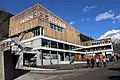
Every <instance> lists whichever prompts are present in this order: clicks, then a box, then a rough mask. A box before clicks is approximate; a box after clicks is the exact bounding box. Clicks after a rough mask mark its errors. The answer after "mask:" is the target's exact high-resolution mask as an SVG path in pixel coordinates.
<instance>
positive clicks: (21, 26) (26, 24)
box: [9, 4, 80, 44]
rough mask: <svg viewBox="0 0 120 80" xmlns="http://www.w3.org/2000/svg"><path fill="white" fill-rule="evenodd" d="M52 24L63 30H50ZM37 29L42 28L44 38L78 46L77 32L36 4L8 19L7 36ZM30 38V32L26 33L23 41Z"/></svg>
mask: <svg viewBox="0 0 120 80" xmlns="http://www.w3.org/2000/svg"><path fill="white" fill-rule="evenodd" d="M50 24H54V25H56V26H58V27H60V28H62V29H63V32H58V31H56V30H53V29H51V28H50ZM37 27H43V28H44V36H47V37H51V38H54V39H58V40H62V41H66V42H70V43H74V44H80V37H79V36H78V35H79V32H78V31H76V29H75V28H74V27H72V26H70V25H69V24H68V23H66V22H65V21H63V20H62V19H60V18H59V17H57V16H56V15H55V14H53V13H52V12H50V11H49V10H47V9H46V8H44V7H43V6H41V5H39V4H37V5H35V6H33V7H31V8H28V9H27V10H25V11H23V12H21V13H18V14H17V15H15V16H13V17H12V18H11V19H10V28H9V36H15V35H17V34H19V33H21V32H23V31H26V30H31V31H32V30H34V29H35V28H37ZM31 37H32V32H29V33H27V34H26V35H25V36H24V37H23V39H24V40H25V39H29V38H31Z"/></svg>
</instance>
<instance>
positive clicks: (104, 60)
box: [102, 57, 106, 67]
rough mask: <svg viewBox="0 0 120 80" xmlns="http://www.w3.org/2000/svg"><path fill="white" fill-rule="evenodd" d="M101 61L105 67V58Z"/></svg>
mask: <svg viewBox="0 0 120 80" xmlns="http://www.w3.org/2000/svg"><path fill="white" fill-rule="evenodd" d="M102 61H103V65H104V67H106V58H105V57H104V58H103V60H102Z"/></svg>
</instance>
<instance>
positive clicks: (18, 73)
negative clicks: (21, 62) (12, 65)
mask: <svg viewBox="0 0 120 80" xmlns="http://www.w3.org/2000/svg"><path fill="white" fill-rule="evenodd" d="M28 72H30V71H29V70H20V69H15V70H14V76H13V78H14V79H16V78H18V77H20V76H22V75H24V74H26V73H28Z"/></svg>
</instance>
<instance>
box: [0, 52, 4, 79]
mask: <svg viewBox="0 0 120 80" xmlns="http://www.w3.org/2000/svg"><path fill="white" fill-rule="evenodd" d="M0 80H4V56H3V52H2V51H1V50H0Z"/></svg>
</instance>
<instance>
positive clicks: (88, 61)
mask: <svg viewBox="0 0 120 80" xmlns="http://www.w3.org/2000/svg"><path fill="white" fill-rule="evenodd" d="M89 66H90V59H89V58H87V67H89Z"/></svg>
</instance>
